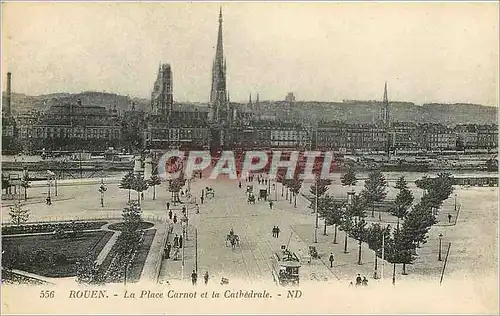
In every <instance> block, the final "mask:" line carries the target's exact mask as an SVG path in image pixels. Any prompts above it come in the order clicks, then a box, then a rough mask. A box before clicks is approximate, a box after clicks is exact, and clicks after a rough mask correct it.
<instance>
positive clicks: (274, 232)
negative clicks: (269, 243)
mask: <svg viewBox="0 0 500 316" xmlns="http://www.w3.org/2000/svg"><path fill="white" fill-rule="evenodd" d="M273 237H276V226H273Z"/></svg>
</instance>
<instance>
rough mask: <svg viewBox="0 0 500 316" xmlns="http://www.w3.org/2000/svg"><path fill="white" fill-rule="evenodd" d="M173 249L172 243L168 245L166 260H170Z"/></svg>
mask: <svg viewBox="0 0 500 316" xmlns="http://www.w3.org/2000/svg"><path fill="white" fill-rule="evenodd" d="M171 249H172V245H171V244H170V243H168V244H167V248H165V258H166V259H170V250H171Z"/></svg>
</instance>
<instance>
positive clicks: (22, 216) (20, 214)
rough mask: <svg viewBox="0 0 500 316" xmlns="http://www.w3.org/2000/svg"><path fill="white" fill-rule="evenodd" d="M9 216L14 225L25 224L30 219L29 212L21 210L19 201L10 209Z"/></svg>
mask: <svg viewBox="0 0 500 316" xmlns="http://www.w3.org/2000/svg"><path fill="white" fill-rule="evenodd" d="M9 215H10V217H11V219H12V223H13V224H14V225H21V224H23V223H26V222H27V221H28V218H29V217H30V214H29V210H28V209H25V208H23V206H22V205H21V202H19V201H16V202H15V203H14V205H12V206H11V207H10V211H9Z"/></svg>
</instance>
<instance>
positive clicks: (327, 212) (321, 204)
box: [318, 194, 336, 235]
mask: <svg viewBox="0 0 500 316" xmlns="http://www.w3.org/2000/svg"><path fill="white" fill-rule="evenodd" d="M335 207H336V205H335V200H334V199H333V197H332V196H330V195H328V194H326V195H325V196H322V197H320V198H319V199H318V215H319V216H320V217H321V218H323V219H324V221H325V226H324V230H323V235H326V226H327V225H333V223H332V221H331V220H330V218H331V217H332V216H333V209H334V208H335Z"/></svg>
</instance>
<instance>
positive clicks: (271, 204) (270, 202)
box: [269, 201, 273, 210]
mask: <svg viewBox="0 0 500 316" xmlns="http://www.w3.org/2000/svg"><path fill="white" fill-rule="evenodd" d="M269 208H270V209H271V210H272V209H273V201H269Z"/></svg>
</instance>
